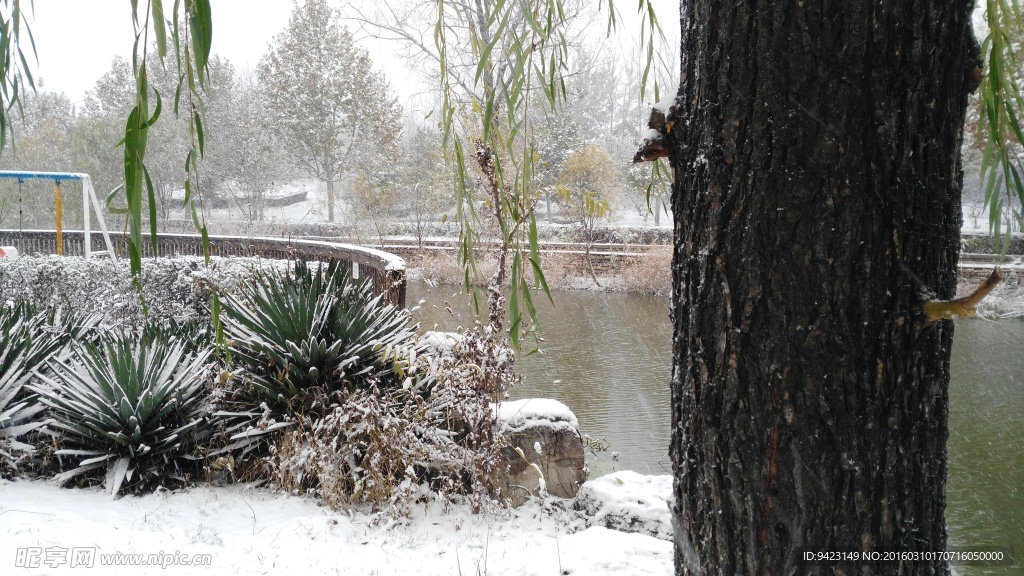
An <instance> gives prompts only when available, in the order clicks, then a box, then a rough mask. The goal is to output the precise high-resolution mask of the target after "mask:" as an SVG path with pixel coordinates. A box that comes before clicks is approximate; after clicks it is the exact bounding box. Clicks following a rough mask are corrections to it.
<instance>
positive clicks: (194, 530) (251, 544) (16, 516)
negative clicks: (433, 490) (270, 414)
mask: <svg viewBox="0 0 1024 576" xmlns="http://www.w3.org/2000/svg"><path fill="white" fill-rule="evenodd" d="M381 520H382V519H381V518H380V517H377V516H374V515H372V514H368V513H364V512H361V511H353V512H350V513H338V512H334V511H332V510H330V509H329V508H326V507H323V506H320V505H319V504H318V503H317V502H316V501H315V500H313V499H309V498H304V497H297V496H289V495H285V494H282V493H279V492H273V491H267V490H257V489H246V488H244V487H242V486H237V485H236V486H226V487H220V488H212V487H198V488H193V489H189V490H184V491H176V492H167V491H161V492H158V493H156V494H151V495H147V496H142V497H131V496H129V497H124V498H120V499H118V500H114V501H111V500H110V497H109V496H107V495H104V493H103V492H102V491H101V490H98V489H62V488H58V487H56V486H54V485H52V484H49V483H44V482H38V481H18V482H7V481H2V480H0V541H2V542H3V544H2V545H0V566H3V573H5V574H25V575H28V574H80V573H82V568H83V567H82V566H79V567H77V568H71V567H70V566H69V560H70V554H71V551H72V549H74V548H78V549H81V550H91V551H93V553H94V554H95V557H94V562H95V564H94V567H95V568H99V570H98V571H97V572H96V573H97V574H104V575H106V574H111V575H115V576H116V575H120V574H124V575H131V576H139V575H146V574H169V573H171V571H170V570H167V569H165V568H161V567H160V566H152V565H151V566H138V565H136V566H129V565H122V566H116V565H110V564H109V558H108V557H105V556H104V555H108V554H119V553H120V554H140V555H143V557H147V558H148V556H149V555H157V554H158V553H161V552H162V553H163V554H164V557H165V558H166V557H168V556H172V555H174V554H177V555H178V556H179V557H181V556H182V555H185V554H187V555H189V556H191V557H192V558H195V556H194V555H196V554H209V557H208V560H209V561H210V564H209V565H202V566H188V567H183V566H181V565H174V566H173V568H172V566H168V567H167V568H172V570H174V571H175V572H177V571H180V572H181V573H182V574H185V573H187V574H217V575H218V576H231V575H236V574H237V575H245V576H250V575H252V574H377V575H403V576H404V575H406V574H418V575H426V576H432V575H438V576H440V575H447V574H460V573H461V574H477V573H480V574H489V575H493V576H506V575H507V576H511V575H521V576H533V575H537V576H540V575H545V576H547V575H550V574H587V575H591V576H611V575H616V576H617V575H620V574H645V575H646V574H653V575H658V576H660V575H665V576H668V575H670V574H672V573H673V550H672V544H671V543H670V542H665V541H662V540H658V539H655V538H651V537H649V536H643V535H640V534H625V533H620V532H614V531H611V530H608V529H606V528H602V527H593V528H589V529H583V530H581V529H582V528H583V526H581V524H580V522H579V520H578V519H576V518H574V517H572V516H571V513H570V512H567V511H557V510H554V511H548V510H545V509H544V508H543V507H542V505H541V504H539V503H528V504H526V505H524V506H522V507H521V508H518V509H515V510H508V511H500V512H488V513H483V514H473V513H472V512H471V510H470V507H469V505H466V504H452V505H449V506H446V505H443V504H440V503H431V504H428V505H424V506H420V507H415V508H414V509H413V511H412V517H411V518H409V519H407V520H400V521H397V522H385V521H381ZM32 551H35V552H38V553H39V556H34V555H31V554H30V552H32ZM47 554H50V558H49V559H51V560H53V561H55V564H54V565H53V566H52V567H51V566H50V565H48V564H46V563H45V562H43V561H44V560H46V559H47ZM33 558H34V559H35V561H36V562H38V564H36V566H37V567H36V568H29V567H28V566H26V565H25V564H26V561H31V560H32V559H33ZM101 558H107V560H108V563H106V564H103V565H101ZM62 559H63V560H64V561H63V562H60V563H56V562H57V561H60V560H62ZM19 562H20V563H21V566H18V563H19Z"/></svg>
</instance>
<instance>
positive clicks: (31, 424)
mask: <svg viewBox="0 0 1024 576" xmlns="http://www.w3.org/2000/svg"><path fill="white" fill-rule="evenodd" d="M9 327H10V328H13V329H14V331H15V333H18V332H20V331H21V327H22V322H21V321H19V322H16V323H12V324H11V325H9ZM26 358H27V355H26V354H23V353H22V350H21V349H19V348H17V347H15V346H9V347H5V348H3V350H2V351H0V364H2V365H3V366H4V367H5V369H4V371H3V372H0V471H2V470H4V469H7V470H10V471H16V470H17V468H18V463H19V462H20V461H21V459H22V458H23V457H25V456H28V455H31V454H32V452H34V448H33V446H32V445H31V444H28V443H25V442H22V440H21V439H22V438H23V437H24V436H25V435H26V434H28V433H29V432H33V431H35V430H38V429H40V428H42V427H43V426H45V425H46V424H47V420H45V419H44V418H41V417H38V416H39V413H40V412H42V410H43V406H41V405H40V404H38V403H37V402H36V398H35V396H32V395H25V394H23V393H22V389H23V385H24V383H25V381H26V380H27V379H28V376H29V374H28V372H27V370H26V369H25V366H26Z"/></svg>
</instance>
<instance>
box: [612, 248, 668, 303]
mask: <svg viewBox="0 0 1024 576" xmlns="http://www.w3.org/2000/svg"><path fill="white" fill-rule="evenodd" d="M615 279H616V284H617V286H618V287H619V289H621V290H622V291H624V292H635V293H638V294H658V295H661V294H668V293H670V292H671V291H672V247H671V246H656V247H653V248H651V249H650V251H648V252H647V254H646V255H645V256H644V257H643V258H639V259H636V260H633V261H631V262H630V263H629V264H627V265H625V266H623V267H622V268H621V269H620V270H619V272H618V273H617V274H616V275H615Z"/></svg>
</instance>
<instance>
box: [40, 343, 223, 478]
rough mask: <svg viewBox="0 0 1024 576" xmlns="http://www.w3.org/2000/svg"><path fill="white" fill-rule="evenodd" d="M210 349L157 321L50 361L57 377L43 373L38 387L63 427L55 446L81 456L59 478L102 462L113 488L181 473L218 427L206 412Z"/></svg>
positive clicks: (88, 471) (64, 452)
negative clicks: (135, 332)
mask: <svg viewBox="0 0 1024 576" xmlns="http://www.w3.org/2000/svg"><path fill="white" fill-rule="evenodd" d="M209 356H210V349H209V348H208V347H207V348H200V349H197V350H193V351H189V344H187V343H186V342H185V341H183V340H182V339H180V338H172V337H171V336H170V334H169V332H167V331H161V330H155V329H153V330H149V331H147V330H143V335H142V336H141V337H135V336H127V335H106V336H104V337H103V338H102V339H101V340H100V342H99V344H97V345H92V344H83V345H77V346H75V348H74V354H72V355H71V356H70V357H68V358H64V359H60V358H58V359H54V360H51V361H49V362H48V365H49V367H50V369H51V370H52V378H50V377H46V376H42V375H40V379H41V381H42V383H41V384H39V385H36V386H34V387H33V388H34V389H35V391H36V392H38V394H39V395H40V398H41V400H42V402H43V403H45V404H46V405H47V406H49V407H50V409H51V413H52V416H53V419H54V423H53V427H54V428H56V429H57V430H59V431H60V432H62V433H63V440H62V441H63V445H64V447H63V448H61V449H60V450H57V451H56V454H57V455H66V456H74V457H80V458H82V459H81V460H80V461H79V462H78V465H77V467H75V468H73V469H71V470H69V471H67V472H64V473H62V474H60V475H58V477H57V479H58V480H59V481H61V482H62V483H64V482H67V481H68V480H70V479H72V478H75V477H76V476H79V475H82V474H86V475H89V474H91V473H96V472H97V471H99V470H101V469H103V470H105V471H106V484H105V485H106V488H107V490H108V491H109V492H110V493H111V494H117V493H118V492H119V491H120V490H121V487H122V486H131V487H133V488H139V487H145V486H147V485H150V484H152V483H159V482H162V481H163V480H164V479H166V478H172V479H178V480H181V479H183V473H184V472H186V471H187V469H188V468H190V467H191V464H192V463H193V462H194V461H196V460H198V459H200V458H201V454H199V448H200V447H199V445H198V443H199V441H200V440H201V439H202V438H204V437H206V436H208V435H209V434H210V433H211V432H212V430H213V427H214V423H213V422H211V420H210V419H209V418H208V417H207V414H208V408H209V407H208V403H207V401H206V400H207V389H206V380H207V376H208V372H209V367H210V364H209Z"/></svg>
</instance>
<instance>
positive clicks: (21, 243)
mask: <svg viewBox="0 0 1024 576" xmlns="http://www.w3.org/2000/svg"><path fill="white" fill-rule="evenodd" d="M209 238H210V254H211V255H212V256H248V257H260V258H272V259H278V260H295V259H303V260H312V261H322V262H326V261H329V260H336V261H338V262H339V263H340V264H341V266H342V267H343V268H346V269H348V270H349V271H350V272H351V273H352V275H353V276H355V277H356V278H367V279H369V281H370V282H371V283H372V286H373V292H374V294H375V295H377V294H384V295H385V296H384V299H385V300H386V301H387V302H388V303H390V304H393V305H395V306H399V307H402V308H404V307H405V291H406V284H405V260H403V259H402V258H400V257H398V256H395V255H394V254H389V253H387V252H384V251H381V250H374V249H372V248H364V247H362V246H355V245H352V244H339V243H336V242H327V241H321V240H293V239H290V238H248V237H245V236H210V237H209ZM110 239H111V241H112V242H113V244H114V249H115V251H116V252H117V253H118V254H120V255H124V254H126V253H127V238H126V236H125V235H124V234H121V233H117V232H111V233H110ZM90 240H91V242H90V244H91V246H92V247H95V246H96V244H97V243H98V242H100V241H101V238H100V237H99V235H97V234H93V235H90ZM62 243H63V249H64V255H66V256H82V255H84V253H85V234H84V233H83V232H82V231H81V230H72V231H67V230H65V231H64V233H63V242H62ZM0 246H15V247H16V248H17V249H18V252H20V253H21V254H28V255H38V254H54V253H56V252H57V233H56V231H54V230H24V231H19V230H0ZM142 255H143V257H147V258H151V257H154V256H157V257H175V256H202V255H203V241H202V238H201V237H199V236H197V235H192V234H158V235H157V246H156V253H155V254H154V253H153V244H152V242H151V241H150V237H149V235H148V234H143V243H142Z"/></svg>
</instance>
